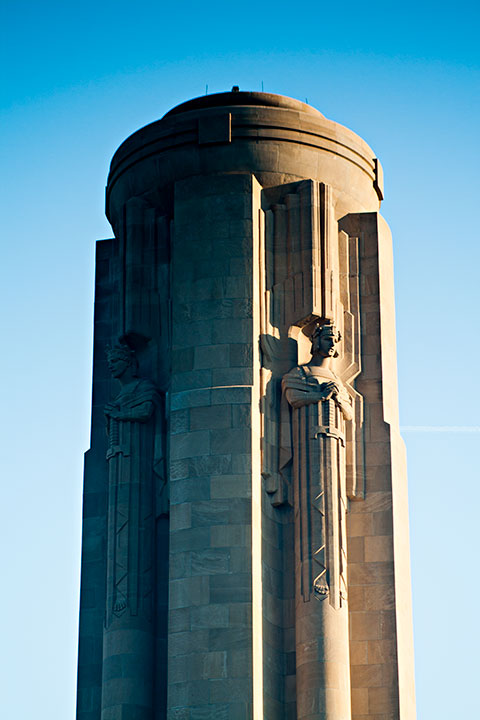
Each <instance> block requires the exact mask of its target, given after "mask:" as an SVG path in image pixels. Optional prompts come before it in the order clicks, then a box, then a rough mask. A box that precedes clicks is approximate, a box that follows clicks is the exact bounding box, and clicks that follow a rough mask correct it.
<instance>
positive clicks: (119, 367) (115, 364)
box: [107, 352, 130, 378]
mask: <svg viewBox="0 0 480 720" xmlns="http://www.w3.org/2000/svg"><path fill="white" fill-rule="evenodd" d="M107 364H108V369H109V370H110V372H111V373H112V375H113V377H114V378H119V377H122V375H123V373H124V372H125V371H126V370H127V368H128V367H129V366H130V360H129V359H128V358H127V357H125V355H123V354H121V353H115V352H112V353H110V354H109V355H108V359H107Z"/></svg>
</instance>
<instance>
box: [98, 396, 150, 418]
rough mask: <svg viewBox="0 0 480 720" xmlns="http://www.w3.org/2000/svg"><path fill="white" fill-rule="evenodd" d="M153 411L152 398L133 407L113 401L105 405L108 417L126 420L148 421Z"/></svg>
mask: <svg viewBox="0 0 480 720" xmlns="http://www.w3.org/2000/svg"><path fill="white" fill-rule="evenodd" d="M154 412H155V403H154V402H153V401H152V400H145V401H144V402H141V403H139V404H138V405H134V406H133V407H121V406H120V405H116V404H115V403H108V404H107V405H105V415H106V416H107V417H108V418H112V419H113V420H123V421H126V422H148V420H150V418H151V417H152V415H153V413H154Z"/></svg>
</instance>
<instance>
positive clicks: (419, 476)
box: [0, 0, 480, 720]
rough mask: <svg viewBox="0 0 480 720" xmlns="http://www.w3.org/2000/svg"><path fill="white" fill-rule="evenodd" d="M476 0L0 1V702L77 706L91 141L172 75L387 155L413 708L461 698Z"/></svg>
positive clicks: (17, 716) (141, 114)
mask: <svg viewBox="0 0 480 720" xmlns="http://www.w3.org/2000/svg"><path fill="white" fill-rule="evenodd" d="M479 8H480V6H479V5H478V4H475V3H473V2H472V3H469V2H464V1H463V0H460V2H457V3H456V4H455V6H454V7H453V8H452V6H451V4H447V3H445V2H443V3H442V2H435V3H434V2H419V3H414V2H412V1H411V0H407V1H406V2H404V3H402V4H401V5H400V4H398V5H394V4H392V3H385V2H378V1H375V2H371V3H369V4H368V6H365V5H363V6H362V5H360V4H357V3H353V2H351V1H350V0H347V2H344V3H342V4H341V6H340V9H336V7H335V5H334V4H329V5H328V6H325V5H321V4H319V3H318V2H317V3H314V2H311V0H306V1H305V2H303V3H301V4H298V5H295V4H292V3H286V2H282V1H279V2H275V3H271V2H265V3H263V4H261V5H260V4H257V3H253V2H251V0H246V2H244V3H242V5H241V6H240V5H236V6H233V5H228V4H226V3H208V2H207V3H203V4H200V3H192V2H184V3H179V4H178V6H176V7H175V8H173V5H171V4H168V5H167V4H165V5H162V4H160V3H154V2H142V1H140V2H138V3H136V4H134V5H132V3H127V2H125V1H124V0H119V1H117V2H112V1H111V0H107V1H106V2H102V3H100V4H99V5H97V4H95V3H93V2H91V0H85V2H84V3H83V4H81V5H80V4H79V5H77V4H73V3H69V2H52V1H51V0H45V1H44V2H42V3H39V2H25V1H23V0H19V1H17V2H13V1H12V0H3V1H2V2H1V3H0V33H1V42H0V56H1V66H2V68H3V76H4V77H3V79H2V86H1V88H0V127H1V133H0V146H1V157H2V173H1V179H2V191H1V193H0V203H1V211H0V237H1V243H2V248H1V255H0V258H1V262H0V292H1V294H2V301H1V303H0V311H1V314H2V318H1V325H0V327H1V328H2V335H3V352H2V354H1V356H0V363H1V369H0V372H1V375H0V376H1V378H2V382H1V384H0V385H1V398H2V402H1V407H2V408H3V412H2V414H1V419H0V438H1V440H2V442H1V448H0V450H1V452H0V477H1V479H2V495H3V498H2V499H3V502H2V503H1V510H0V512H1V517H0V536H1V537H0V540H1V542H0V547H1V550H0V553H1V557H0V562H1V567H2V569H3V572H2V592H1V594H0V618H1V621H0V622H1V629H0V637H1V638H2V642H1V646H0V714H1V717H2V718H5V719H6V720H26V719H27V718H35V720H74V717H75V683H76V677H75V674H76V666H75V664H76V642H77V622H78V594H79V558H80V542H81V536H80V531H81V528H80V525H81V493H82V463H83V457H82V456H83V452H84V451H85V450H86V449H87V448H88V444H89V422H90V418H89V412H90V392H91V389H90V383H91V357H92V313H93V272H94V245H95V241H96V240H97V239H100V238H104V237H110V236H111V229H110V227H109V225H108V223H107V221H106V219H105V217H104V187H105V183H106V177H107V172H108V165H109V162H110V159H111V157H112V155H113V153H114V151H115V149H116V148H117V147H118V145H119V144H120V143H121V142H122V141H123V140H124V139H125V138H126V137H127V136H128V135H129V134H130V133H132V132H134V131H135V130H136V129H138V128H139V127H141V126H142V125H145V124H146V123H148V122H151V121H153V120H156V119H158V118H159V117H161V116H162V115H163V114H164V113H165V112H166V111H167V110H169V109H170V108H171V107H172V106H174V105H176V104H177V103H179V102H182V101H183V100H187V99H189V98H191V97H195V96H198V95H203V94H204V93H205V89H206V85H208V91H209V92H219V91H224V90H228V89H230V88H231V86H232V85H234V84H235V85H239V86H240V88H241V89H242V90H261V88H262V83H263V87H264V89H265V91H266V92H275V93H280V94H284V95H290V96H292V97H295V98H298V99H300V100H303V101H305V99H307V100H308V102H309V103H310V104H311V105H313V106H315V107H316V108H318V109H319V110H320V111H321V112H322V113H323V114H325V115H326V116H327V117H328V118H331V119H332V120H336V121H337V122H340V123H342V124H344V125H347V126H348V127H349V128H351V129H352V130H354V131H355V132H356V133H358V134H359V135H360V136H361V137H363V138H364V139H365V140H366V141H367V142H368V143H369V145H370V146H371V147H372V148H373V149H374V151H375V153H376V154H377V155H378V157H379V158H380V160H381V162H382V164H383V168H384V172H385V194H386V198H385V201H384V203H383V204H382V214H383V215H384V217H385V218H386V220H387V221H388V223H389V225H390V227H391V229H392V233H393V240H394V252H395V289H396V307H397V341H398V367H399V389H400V420H401V426H402V427H403V428H404V432H403V436H404V439H405V442H406V445H407V452H408V464H409V494H410V523H411V548H412V587H413V607H414V623H415V627H414V630H415V649H416V683H417V707H418V718H419V720H451V719H452V718H460V719H462V720H463V718H465V719H467V718H468V719H470V718H475V717H477V716H478V699H477V693H476V685H477V667H478V660H477V654H476V650H477V647H478V646H479V643H480V632H479V623H478V610H477V607H478V593H479V589H480V582H479V580H478V576H477V573H476V571H475V567H476V559H477V552H476V551H477V547H478V540H477V533H476V526H477V525H478V511H477V497H478V485H479V479H480V478H479V475H480V473H479V470H478V462H477V448H478V447H479V444H480V442H479V441H480V421H479V418H478V405H479V384H478V373H477V370H476V364H477V362H478V357H479V351H480V343H479V333H478V330H479V323H478V319H477V314H478V313H477V304H478V288H479V284H480V283H479V280H478V272H479V267H480V257H479V230H478V227H477V224H476V214H477V212H478V206H479V181H478V176H479V170H478V167H479V164H480V163H479V161H480V151H479V141H478V135H479V128H480V50H479V44H478V31H479V25H480V9H479Z"/></svg>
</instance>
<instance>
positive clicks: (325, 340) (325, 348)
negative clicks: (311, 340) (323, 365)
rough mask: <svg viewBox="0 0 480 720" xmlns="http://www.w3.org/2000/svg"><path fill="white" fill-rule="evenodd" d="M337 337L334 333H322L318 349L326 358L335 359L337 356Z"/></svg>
mask: <svg viewBox="0 0 480 720" xmlns="http://www.w3.org/2000/svg"><path fill="white" fill-rule="evenodd" d="M336 340H337V338H336V335H334V334H333V333H328V334H327V333H322V334H321V335H320V336H319V337H318V339H317V347H318V350H319V352H320V353H321V354H322V355H323V356H324V357H333V356H334V355H335V344H336Z"/></svg>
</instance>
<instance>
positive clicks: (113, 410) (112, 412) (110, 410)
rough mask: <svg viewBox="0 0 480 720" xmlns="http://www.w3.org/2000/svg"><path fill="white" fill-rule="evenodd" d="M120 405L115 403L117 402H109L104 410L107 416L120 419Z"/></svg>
mask: <svg viewBox="0 0 480 720" xmlns="http://www.w3.org/2000/svg"><path fill="white" fill-rule="evenodd" d="M119 410H120V408H119V406H118V405H115V403H107V404H106V405H105V407H104V410H103V412H104V413H105V415H106V416H107V417H111V418H114V419H115V420H118V414H119Z"/></svg>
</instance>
